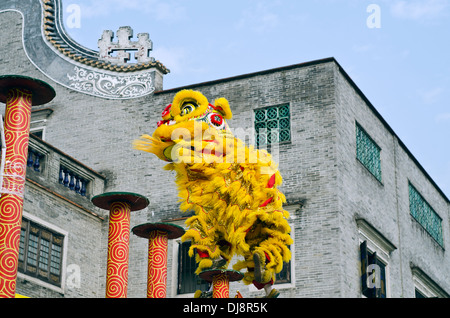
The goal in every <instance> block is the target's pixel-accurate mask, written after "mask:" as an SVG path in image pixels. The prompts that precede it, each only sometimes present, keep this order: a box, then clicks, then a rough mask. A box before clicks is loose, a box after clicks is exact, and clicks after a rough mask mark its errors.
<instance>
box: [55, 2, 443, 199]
mask: <svg viewBox="0 0 450 318" xmlns="http://www.w3.org/2000/svg"><path fill="white" fill-rule="evenodd" d="M71 4H74V5H77V6H78V7H79V8H80V14H79V22H80V25H76V24H75V25H74V24H71V21H72V22H73V21H74V20H69V18H70V17H71V15H72V14H73V13H74V11H67V9H69V7H68V6H69V5H71ZM370 5H375V6H376V10H375V11H374V9H373V6H370ZM63 8H64V10H65V13H64V17H65V18H64V19H65V26H66V31H67V32H68V34H69V35H70V36H72V37H73V38H74V39H75V40H76V41H77V42H79V43H80V44H82V45H84V46H86V47H89V48H91V49H95V50H97V49H98V48H97V40H98V39H99V38H100V36H101V34H102V31H103V30H106V29H109V30H112V31H114V32H115V31H117V29H118V28H119V27H120V26H131V27H132V28H133V30H134V36H135V37H136V35H137V34H138V33H143V32H146V33H149V34H150V38H151V40H152V41H153V51H152V53H151V56H153V57H155V58H156V59H157V60H160V61H161V62H162V63H163V64H164V65H165V66H166V67H168V68H169V69H170V70H171V73H169V74H168V75H166V76H165V78H164V88H166V89H168V88H174V87H180V86H183V85H189V84H195V83H200V82H204V81H209V80H215V79H220V78H224V77H230V76H235V75H240V74H245V73H251V72H257V71H261V70H265V69H270V68H275V67H281V66H286V65H291V64H297V63H302V62H307V61H311V60H317V59H321V58H326V57H335V58H336V60H337V61H338V62H339V63H340V64H341V65H342V67H343V68H344V69H345V70H346V72H347V73H348V74H349V75H350V77H351V78H352V79H353V80H354V81H355V83H356V84H357V85H358V87H359V88H360V89H361V90H362V91H363V93H364V94H365V95H366V96H367V98H368V99H369V100H370V101H371V102H372V104H373V105H374V106H375V108H377V110H378V111H379V112H380V113H381V115H382V116H383V117H384V118H385V119H386V121H387V122H388V123H389V125H390V126H391V127H392V128H393V129H394V131H395V132H396V133H397V135H398V136H399V137H400V138H401V139H402V141H403V142H404V143H405V145H406V146H407V147H408V148H409V149H410V151H411V152H412V153H413V154H414V156H415V157H416V158H417V159H418V161H419V162H420V163H421V164H422V166H423V167H424V168H425V169H426V170H427V171H428V173H429V174H430V175H431V177H432V178H433V179H434V180H435V182H436V183H437V184H438V186H439V187H440V188H441V189H442V190H443V191H444V192H445V193H446V195H447V197H449V198H450V147H449V146H450V142H449V139H450V102H449V100H450V0H368V1H367V0H308V1H298V0H238V1H236V0H228V1H206V0H193V1H186V0H164V1H161V0H63ZM368 9H369V10H368ZM73 17H75V16H74V15H72V18H73ZM368 22H369V23H368ZM374 26H375V27H374Z"/></svg>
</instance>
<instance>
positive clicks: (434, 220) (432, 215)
mask: <svg viewBox="0 0 450 318" xmlns="http://www.w3.org/2000/svg"><path fill="white" fill-rule="evenodd" d="M408 185H409V210H410V213H411V215H412V216H413V218H414V219H415V220H416V221H417V222H418V223H419V224H420V225H422V227H423V228H424V229H425V231H426V232H427V233H428V234H430V236H431V237H432V238H433V239H434V240H435V241H436V242H437V243H438V244H439V245H440V246H442V247H444V240H443V237H442V219H441V218H440V217H439V215H438V214H437V213H436V212H435V211H434V210H433V208H432V207H431V206H430V205H429V204H428V202H427V201H425V199H424V198H423V197H422V196H421V195H420V193H419V192H418V191H417V190H416V189H415V188H414V187H413V185H412V184H411V182H409V184H408Z"/></svg>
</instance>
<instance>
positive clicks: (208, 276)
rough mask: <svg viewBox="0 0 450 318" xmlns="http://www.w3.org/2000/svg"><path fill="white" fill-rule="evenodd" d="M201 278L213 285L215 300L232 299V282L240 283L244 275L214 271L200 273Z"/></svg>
mask: <svg viewBox="0 0 450 318" xmlns="http://www.w3.org/2000/svg"><path fill="white" fill-rule="evenodd" d="M199 276H200V278H201V279H203V280H206V281H207V282H210V283H211V282H212V284H213V298H230V282H235V281H240V280H241V279H242V278H243V277H244V275H243V274H242V273H241V272H238V271H234V270H230V269H212V270H205V271H203V272H201V273H200V275H199Z"/></svg>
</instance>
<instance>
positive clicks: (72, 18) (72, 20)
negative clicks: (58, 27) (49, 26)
mask: <svg viewBox="0 0 450 318" xmlns="http://www.w3.org/2000/svg"><path fill="white" fill-rule="evenodd" d="M66 13H68V16H67V19H66V25H67V27H68V28H69V29H79V28H81V7H80V6H79V5H78V4H74V3H72V4H70V5H68V6H67V8H66Z"/></svg>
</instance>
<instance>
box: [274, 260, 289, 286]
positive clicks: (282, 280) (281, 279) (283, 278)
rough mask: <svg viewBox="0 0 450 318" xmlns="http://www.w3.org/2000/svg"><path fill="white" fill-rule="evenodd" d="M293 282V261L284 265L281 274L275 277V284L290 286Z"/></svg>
mask: <svg viewBox="0 0 450 318" xmlns="http://www.w3.org/2000/svg"><path fill="white" fill-rule="evenodd" d="M290 282H291V261H289V263H283V269H282V270H281V272H279V273H278V274H276V275H275V284H288V283H290Z"/></svg>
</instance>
